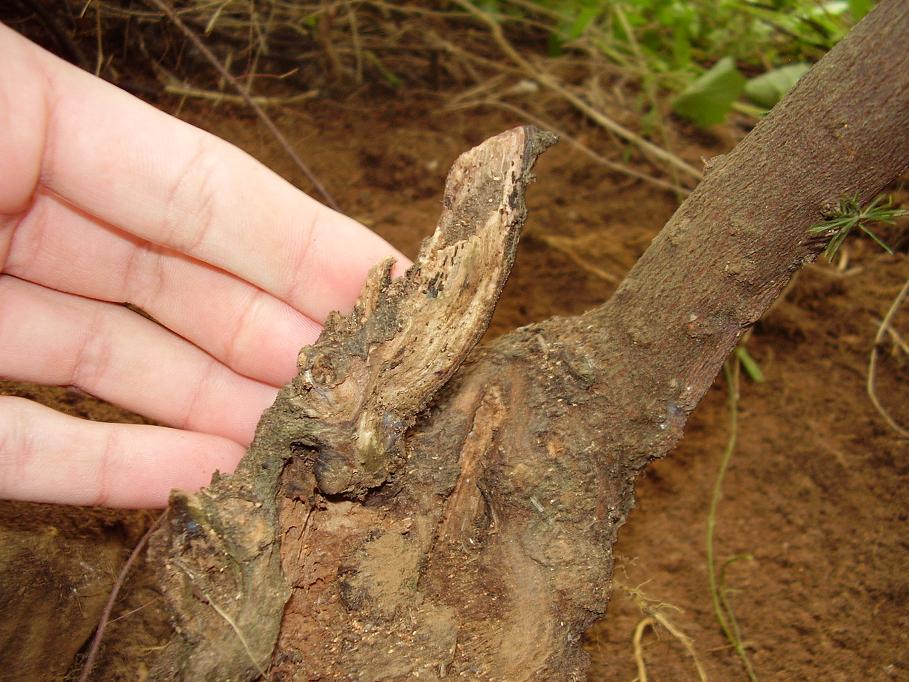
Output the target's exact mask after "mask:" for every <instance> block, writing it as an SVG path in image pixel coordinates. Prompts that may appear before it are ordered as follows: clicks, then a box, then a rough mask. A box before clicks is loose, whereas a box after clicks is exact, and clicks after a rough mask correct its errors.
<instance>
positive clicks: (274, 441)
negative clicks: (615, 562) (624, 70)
mask: <svg viewBox="0 0 909 682" xmlns="http://www.w3.org/2000/svg"><path fill="white" fill-rule="evenodd" d="M907 35H909V5H907V4H906V3H905V2H902V1H901V0H889V1H885V2H882V3H881V4H880V5H879V6H878V7H877V9H875V10H874V11H873V12H871V13H870V14H869V15H868V17H867V18H866V19H865V20H864V21H862V22H861V24H860V25H859V26H857V27H856V28H855V29H854V30H853V32H852V33H850V35H849V36H848V37H847V38H846V39H845V40H844V41H842V43H841V44H840V45H838V46H837V47H836V48H835V49H833V50H832V51H831V52H830V54H829V55H827V56H826V57H825V58H824V59H823V60H822V61H821V62H820V63H819V64H817V65H816V66H815V67H814V68H813V69H812V70H811V72H810V73H809V74H808V75H807V76H806V77H805V78H803V79H802V81H801V82H800V83H799V84H798V85H797V87H796V88H795V90H794V91H793V92H792V93H791V94H790V95H789V96H788V97H787V98H786V99H785V100H784V101H783V102H781V103H780V104H779V105H778V106H777V107H776V108H775V109H774V111H773V112H772V113H771V114H770V115H769V116H768V117H767V118H766V119H765V120H764V121H762V122H761V123H760V124H759V125H758V126H757V127H756V128H755V129H754V131H752V133H751V134H750V135H749V136H748V137H747V138H746V139H745V140H744V141H743V142H742V143H741V144H740V145H739V146H738V147H737V148H736V149H735V150H734V151H733V152H731V153H730V154H728V155H727V156H726V157H721V158H719V159H713V160H711V162H710V163H709V164H708V174H707V177H706V179H705V180H704V181H703V182H702V183H701V185H700V186H699V187H698V188H697V189H696V190H695V191H694V192H693V193H692V194H691V196H690V197H689V198H688V199H687V200H686V201H685V203H684V204H683V205H682V206H681V207H680V208H679V210H678V211H677V212H676V214H675V215H674V216H673V217H672V219H671V220H670V221H669V223H668V224H667V225H666V226H665V228H664V229H663V230H662V232H661V233H660V234H659V236H658V237H657V238H656V239H655V240H654V242H653V244H652V245H651V246H650V248H649V249H648V251H647V252H646V253H645V254H644V256H643V257H642V258H641V260H640V261H639V262H638V263H637V265H636V266H635V267H634V268H633V269H632V271H631V272H630V273H629V275H628V277H627V278H626V279H625V281H624V282H623V283H622V285H621V286H620V287H619V289H618V290H617V292H616V293H615V295H614V296H613V298H612V299H611V300H610V301H609V302H608V303H606V304H604V305H603V306H601V307H599V308H597V309H595V310H592V311H590V312H588V313H587V314H585V315H583V316H580V317H577V318H572V319H552V320H548V321H546V322H544V323H541V324H535V325H530V326H528V327H524V328H521V329H518V330H516V331H514V332H513V333H511V334H509V335H507V336H505V337H502V338H500V339H498V340H497V341H495V342H494V343H492V344H490V345H488V346H485V347H482V348H479V349H476V350H473V352H471V351H472V349H473V347H474V345H475V344H476V342H477V341H478V339H479V338H480V336H482V333H483V331H484V330H485V328H486V325H487V323H488V320H489V316H490V315H491V313H492V308H493V306H494V304H495V301H496V299H497V297H498V294H499V291H500V290H501V287H502V285H503V283H504V281H505V278H506V277H507V274H508V270H509V269H510V266H511V263H512V260H513V258H514V252H515V249H516V247H517V240H518V233H519V230H520V227H521V224H522V222H523V218H524V213H525V210H524V202H523V193H524V189H525V186H526V184H527V182H528V180H529V178H530V168H531V167H532V165H533V162H534V160H535V159H536V157H537V156H538V154H539V153H541V152H542V151H543V150H544V149H545V147H546V146H548V145H549V144H551V142H552V140H551V139H550V136H548V135H547V134H545V133H541V132H538V131H535V130H533V129H530V128H518V129H515V130H512V131H509V132H507V133H504V134H502V135H499V136H497V137H495V138H492V139H491V140H489V141H487V142H486V143H484V144H483V145H481V146H480V147H478V148H476V149H474V150H472V151H471V152H468V153H467V154H465V155H463V156H462V157H461V158H460V159H459V160H458V161H457V163H456V164H455V167H454V168H453V170H452V172H451V174H450V175H449V179H448V184H447V187H446V190H445V199H444V211H443V215H442V219H441V221H440V224H439V227H438V229H437V231H436V233H435V235H434V236H433V237H432V238H430V239H429V240H427V242H426V243H425V244H424V246H423V249H422V250H421V253H420V256H419V258H418V259H417V261H416V264H415V265H414V266H413V268H411V270H410V271H409V272H408V274H407V275H406V277H404V278H402V279H401V280H397V281H394V282H392V281H391V280H390V277H389V272H390V269H389V264H388V263H385V264H383V265H382V266H380V267H378V268H377V269H376V270H375V271H374V272H373V273H372V275H371V276H370V279H369V282H368V283H367V285H366V288H365V289H364V293H363V295H362V297H361V300H360V302H359V303H358V305H357V308H356V309H355V311H354V312H353V313H352V314H351V315H349V316H344V317H342V316H338V315H334V316H332V317H331V318H330V319H329V321H328V323H327V325H326V329H325V331H324V332H323V335H322V337H321V338H320V339H319V341H318V342H317V343H316V344H315V345H314V346H312V347H309V348H304V349H303V351H302V352H301V354H300V362H299V364H300V373H299V375H298V376H297V378H296V379H295V380H294V381H293V382H292V383H291V384H289V385H288V386H287V387H285V388H284V389H283V390H282V392H281V394H280V395H279V397H278V399H277V400H276V402H275V404H274V405H273V406H272V407H271V408H270V409H269V410H268V411H267V412H266V413H265V415H264V416H263V418H262V421H261V422H260V425H259V429H258V432H257V435H256V439H255V441H254V443H253V445H252V446H251V447H250V450H249V453H248V454H247V456H246V457H245V459H244V460H243V462H241V464H240V467H239V468H238V470H237V472H236V473H235V474H233V475H231V476H222V477H220V478H219V479H218V480H216V481H215V482H213V484H212V486H210V487H209V488H207V489H206V490H204V491H202V492H200V493H199V494H197V495H187V494H183V493H175V494H174V496H173V497H172V502H171V509H170V513H169V517H168V521H167V523H166V524H165V525H164V526H163V527H162V529H161V530H160V531H159V532H158V533H157V535H156V537H155V538H154V539H153V542H152V546H151V547H152V560H153V561H157V563H158V565H159V566H160V573H161V580H162V585H163V587H164V590H165V592H166V594H167V596H168V599H169V603H170V605H171V607H172V609H173V613H174V619H175V625H176V634H175V636H174V638H173V639H172V641H171V642H170V644H169V645H168V646H167V647H166V649H165V650H164V651H163V653H161V654H160V655H159V656H158V658H157V660H156V662H155V667H154V670H153V676H156V677H157V678H159V679H172V678H175V677H176V678H184V679H192V680H196V679H212V680H214V679H217V680H223V679H252V678H255V677H256V676H258V675H263V674H266V673H267V674H268V675H270V676H272V677H274V678H276V679H368V680H378V679H397V678H402V679H403V678H405V677H419V678H422V679H436V678H442V677H446V676H462V677H466V678H468V679H503V680H504V679H507V680H513V679H582V678H583V677H584V671H585V668H586V659H585V656H584V654H583V652H582V650H581V647H580V639H581V636H582V635H583V633H584V631H585V630H586V629H587V627H588V626H589V625H590V624H591V622H592V621H593V620H594V619H596V618H598V617H599V616H601V615H602V614H603V612H604V610H605V608H606V603H607V600H608V595H609V586H610V578H611V570H612V551H611V548H612V545H613V543H614V541H615V538H616V533H617V531H618V528H619V527H620V526H621V525H622V524H623V523H624V522H625V519H626V517H627V515H628V512H629V510H630V509H631V507H632V505H633V501H634V497H633V482H634V478H635V476H636V474H637V473H638V472H639V471H640V470H641V469H642V468H643V467H644V466H645V465H646V464H647V463H648V462H650V461H652V460H653V459H655V458H658V457H661V456H663V455H664V454H666V453H667V452H668V451H669V449H670V448H671V447H672V446H673V445H674V444H675V442H676V441H677V440H678V438H679V437H680V436H681V433H682V428H683V426H684V424H685V421H686V419H687V417H688V414H689V413H690V412H691V410H693V409H694V407H695V405H696V404H697V403H698V401H699V400H700V399H701V397H702V396H703V395H704V393H705V392H706V390H707V389H708V387H709V386H710V384H711V383H712V381H713V379H714V377H715V376H716V374H717V372H718V371H719V369H720V367H721V365H722V362H723V360H724V359H725V357H726V356H727V354H728V353H729V352H730V351H731V350H732V349H733V348H734V346H735V344H736V343H737V341H738V339H739V338H740V336H741V335H742V333H744V332H745V331H746V330H747V329H748V328H749V327H750V326H751V325H752V324H753V323H754V322H755V321H756V320H757V319H758V318H759V317H760V316H761V314H762V313H763V312H764V311H765V310H766V309H767V308H768V307H769V306H770V304H771V303H772V302H773V301H774V299H775V298H776V297H777V296H778V295H779V293H780V292H781V291H782V290H783V288H784V287H785V285H786V283H787V282H788V281H789V279H790V278H791V276H792V274H793V273H794V272H795V271H796V270H797V269H798V268H799V267H800V266H801V265H802V264H803V263H805V262H808V261H810V260H812V259H813V258H814V257H815V255H816V254H817V253H818V251H819V250H820V249H821V248H822V247H823V245H824V241H825V240H824V239H818V238H812V237H811V236H810V235H809V233H808V228H809V227H810V226H812V225H813V224H816V223H818V222H820V221H821V220H822V219H823V217H824V215H825V212H826V211H828V210H829V208H830V207H832V206H834V205H835V204H836V203H837V202H838V201H839V199H841V198H843V197H845V196H852V195H855V194H858V195H859V196H860V197H861V198H862V199H868V198H870V197H872V196H873V195H874V194H876V193H877V192H879V191H880V190H881V189H882V188H883V187H884V186H885V185H886V184H887V183H888V182H890V181H891V180H892V179H893V178H894V177H895V176H896V175H897V174H899V173H900V172H901V171H902V170H904V169H905V168H906V167H907V163H909V51H907V50H906V49H905V38H906V36H907ZM462 363H463V364H462Z"/></svg>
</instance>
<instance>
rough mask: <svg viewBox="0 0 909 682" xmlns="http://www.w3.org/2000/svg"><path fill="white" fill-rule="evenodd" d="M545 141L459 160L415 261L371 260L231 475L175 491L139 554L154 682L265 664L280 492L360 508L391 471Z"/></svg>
mask: <svg viewBox="0 0 909 682" xmlns="http://www.w3.org/2000/svg"><path fill="white" fill-rule="evenodd" d="M554 142H555V138H554V136H552V135H551V134H549V133H545V132H541V131H537V130H534V129H532V128H517V129H514V130H512V131H509V132H507V133H504V134H502V135H499V136H497V137H494V138H492V139H490V140H487V141H486V142H485V143H484V144H482V145H480V146H479V147H477V148H475V149H473V150H471V151H469V152H467V153H465V154H463V155H462V156H461V157H460V158H459V159H458V160H457V162H456V163H455V165H454V167H453V168H452V170H451V172H450V173H449V176H448V181H447V185H446V189H445V195H444V201H443V204H444V210H443V213H442V217H441V219H440V222H439V226H438V228H437V229H436V231H435V233H434V235H433V236H432V237H431V238H430V239H428V240H427V241H426V243H425V244H424V245H423V248H422V249H421V252H420V255H419V257H418V258H417V260H416V263H415V264H414V266H413V267H411V268H410V270H409V271H408V272H407V274H406V275H405V276H404V277H402V278H401V279H399V280H396V281H392V279H391V274H390V273H391V268H392V262H391V261H386V262H384V263H382V264H380V265H379V266H377V267H376V268H375V269H374V270H373V271H372V272H371V273H370V275H369V278H368V281H367V283H366V285H365V287H364V290H363V293H362V295H361V297H360V299H359V301H358V303H357V305H356V307H355V309H354V311H353V312H352V313H351V314H350V315H346V316H342V315H339V314H333V315H331V316H330V317H329V319H328V320H327V322H326V325H325V329H324V330H323V333H322V335H321V336H320V338H319V340H318V342H317V343H316V344H314V345H313V346H311V347H307V348H304V349H303V351H302V352H301V353H300V357H299V368H300V372H299V374H298V376H297V377H296V379H294V381H293V382H292V383H291V384H289V385H288V386H286V387H285V388H284V389H283V390H282V391H281V393H280V394H279V396H278V398H277V400H276V401H275V404H274V405H273V406H272V407H271V408H270V409H269V410H268V411H267V412H266V413H265V414H264V415H263V418H262V420H261V422H260V424H259V427H258V429H257V433H256V437H255V439H254V442H253V444H252V445H251V446H250V449H249V452H248V453H247V455H246V457H245V458H244V459H243V460H242V462H241V463H240V465H239V467H238V469H237V471H236V472H235V473H234V474H233V475H231V476H221V477H218V478H217V480H215V481H214V482H213V484H212V485H211V486H209V487H208V488H206V489H204V490H203V491H201V492H200V493H198V494H196V495H188V494H185V493H181V492H175V493H174V494H173V495H172V497H171V502H170V513H169V516H168V522H167V524H166V526H165V527H164V528H163V529H162V530H161V531H160V532H159V533H158V534H157V535H156V536H155V537H154V538H153V540H152V543H151V556H152V558H153V560H155V561H157V562H158V563H159V565H160V568H161V570H160V573H161V582H162V585H163V586H164V591H165V594H166V595H167V597H168V600H169V602H170V606H171V608H172V610H173V611H174V614H175V624H176V632H177V636H176V637H174V639H173V640H172V641H171V642H170V643H169V645H168V647H167V648H166V650H165V652H164V653H163V655H161V656H160V657H159V659H158V661H157V663H156V666H155V668H154V673H153V674H154V676H155V677H156V678H158V679H173V678H175V677H180V678H183V679H219V680H221V679H246V678H248V677H251V676H255V675H257V674H259V675H261V674H263V673H264V671H265V669H266V668H267V667H268V665H269V661H270V659H271V654H272V650H273V648H274V645H275V641H276V639H277V635H278V628H279V625H280V624H281V614H282V612H283V611H284V606H285V602H286V601H287V599H288V596H289V594H290V586H291V585H293V580H292V579H290V580H289V579H288V578H289V577H290V576H292V575H293V573H294V572H293V571H292V570H291V572H287V570H285V571H283V572H282V570H281V562H280V555H279V547H280V543H279V528H286V526H284V524H279V523H278V520H279V519H278V510H279V501H280V500H285V499H287V497H290V498H292V499H297V500H300V503H299V504H300V505H302V506H303V508H305V509H307V510H309V513H312V511H313V510H314V509H317V508H319V507H321V506H324V505H326V504H337V505H341V508H345V509H347V508H351V505H356V508H361V507H363V506H364V505H363V504H362V503H363V501H364V500H366V498H367V495H368V493H369V492H370V490H371V489H374V488H376V487H378V486H381V485H383V484H386V485H387V481H388V480H389V479H390V478H393V477H394V475H395V474H397V473H399V470H400V469H401V467H402V466H403V465H404V464H405V462H406V461H407V460H408V455H407V451H406V449H405V443H404V440H403V436H404V434H405V432H406V431H407V429H408V428H409V427H411V426H412V425H413V423H414V421H415V420H416V418H417V416H418V415H419V414H420V413H421V411H422V410H424V408H426V406H427V404H428V403H429V401H430V399H431V398H432V397H433V396H434V395H435V394H436V392H437V391H438V390H439V388H440V387H441V386H443V385H444V384H445V382H446V381H447V380H448V379H449V378H450V377H451V375H452V374H453V373H454V372H455V371H456V370H457V368H458V367H459V366H460V364H461V363H462V362H463V360H464V359H465V358H466V356H467V354H468V353H469V352H470V351H471V349H472V348H473V347H474V345H475V344H476V343H477V341H478V340H479V339H480V337H481V336H482V335H483V333H484V332H485V330H486V327H487V326H488V324H489V318H490V317H491V315H492V311H493V309H494V307H495V303H496V300H497V299H498V296H499V293H500V291H501V289H502V286H503V285H504V283H505V280H506V278H507V276H508V273H509V271H510V269H511V265H512V262H513V261H514V254H515V250H516V248H517V242H518V236H519V232H520V227H521V225H522V224H523V221H524V217H525V214H526V209H525V207H524V191H525V188H526V186H527V183H528V182H529V180H530V177H531V176H530V170H531V168H532V166H533V164H534V162H535V161H536V158H537V157H538V156H539V154H541V153H542V152H543V151H544V150H545V149H546V148H547V147H548V146H550V145H551V144H553V143H554ZM288 462H289V463H290V467H289V471H288V472H287V473H286V474H285V475H284V477H283V481H284V490H285V495H286V496H287V497H284V496H279V495H278V487H279V483H281V481H282V473H284V470H285V465H286V464H287V463H288ZM331 499H335V500H337V499H344V500H349V501H344V502H340V501H339V502H333V503H329V502H328V500H331ZM304 525H305V524H304ZM326 547H327V545H326ZM318 551H319V552H322V551H324V547H322V548H319V550H318ZM284 556H285V568H286V569H287V568H288V567H287V566H286V564H287V561H286V557H287V552H285V553H284Z"/></svg>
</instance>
